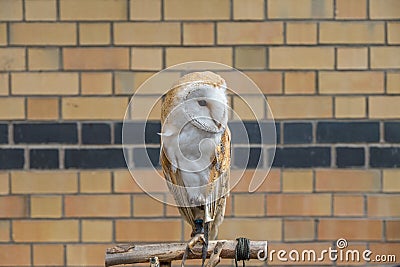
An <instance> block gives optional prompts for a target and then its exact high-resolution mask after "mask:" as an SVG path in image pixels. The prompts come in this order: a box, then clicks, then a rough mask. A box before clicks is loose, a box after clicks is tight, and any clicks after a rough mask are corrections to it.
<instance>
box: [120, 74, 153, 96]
mask: <svg viewBox="0 0 400 267" xmlns="http://www.w3.org/2000/svg"><path fill="white" fill-rule="evenodd" d="M146 74H147V75H146ZM151 75H152V74H150V73H146V72H145V73H143V72H139V73H137V72H134V73H132V72H121V71H119V72H115V74H114V90H115V93H116V94H118V95H122V94H124V95H132V94H133V93H134V92H135V91H136V90H137V89H138V87H139V86H140V85H141V84H142V83H143V82H144V81H145V80H147V79H148V78H150V77H151ZM137 80H140V84H138V82H137Z"/></svg>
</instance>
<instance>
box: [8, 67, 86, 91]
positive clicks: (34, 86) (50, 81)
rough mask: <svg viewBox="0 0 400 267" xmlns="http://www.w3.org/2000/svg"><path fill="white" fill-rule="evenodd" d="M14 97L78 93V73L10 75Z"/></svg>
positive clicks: (25, 73) (22, 73) (24, 73)
mask: <svg viewBox="0 0 400 267" xmlns="http://www.w3.org/2000/svg"><path fill="white" fill-rule="evenodd" d="M11 90H12V93H13V94H16V95H74V94H78V91H79V79H78V73H71V72H69V73H65V72H46V73H45V72H35V73H32V72H20V73H12V74H11Z"/></svg>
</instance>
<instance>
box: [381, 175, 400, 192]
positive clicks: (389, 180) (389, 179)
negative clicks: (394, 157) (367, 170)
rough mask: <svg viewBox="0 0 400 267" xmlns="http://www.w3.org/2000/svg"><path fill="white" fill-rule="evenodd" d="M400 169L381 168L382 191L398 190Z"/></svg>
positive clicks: (399, 189)
mask: <svg viewBox="0 0 400 267" xmlns="http://www.w3.org/2000/svg"><path fill="white" fill-rule="evenodd" d="M399 177H400V171H398V170H383V187H382V190H383V192H400V179H399Z"/></svg>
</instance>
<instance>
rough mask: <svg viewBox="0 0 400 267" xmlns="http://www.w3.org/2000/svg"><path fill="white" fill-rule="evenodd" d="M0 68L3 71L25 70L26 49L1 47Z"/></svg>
mask: <svg viewBox="0 0 400 267" xmlns="http://www.w3.org/2000/svg"><path fill="white" fill-rule="evenodd" d="M0 69H1V70H2V71H9V70H24V69H25V49H23V48H0Z"/></svg>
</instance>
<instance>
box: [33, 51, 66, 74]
mask: <svg viewBox="0 0 400 267" xmlns="http://www.w3.org/2000/svg"><path fill="white" fill-rule="evenodd" d="M28 51H29V52H28V63H29V65H28V68H29V70H59V69H60V50H59V49H58V48H30V49H29V50H28Z"/></svg>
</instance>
